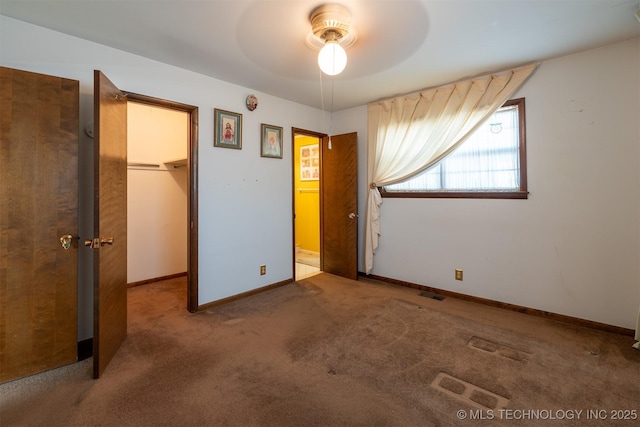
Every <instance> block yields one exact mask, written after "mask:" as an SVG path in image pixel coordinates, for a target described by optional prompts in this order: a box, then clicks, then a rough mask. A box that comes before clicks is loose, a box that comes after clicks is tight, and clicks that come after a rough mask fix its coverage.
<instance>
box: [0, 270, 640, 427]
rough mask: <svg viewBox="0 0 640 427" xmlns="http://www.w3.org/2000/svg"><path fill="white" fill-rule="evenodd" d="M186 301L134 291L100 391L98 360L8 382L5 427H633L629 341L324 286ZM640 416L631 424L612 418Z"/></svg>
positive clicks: (636, 398) (322, 281) (634, 366)
mask: <svg viewBox="0 0 640 427" xmlns="http://www.w3.org/2000/svg"><path fill="white" fill-rule="evenodd" d="M185 288H186V285H185V283H184V278H180V279H174V280H170V281H166V282H160V283H156V284H151V285H146V286H140V287H135V288H130V289H129V335H128V337H127V340H126V341H125V343H124V345H123V346H122V348H121V349H120V351H119V352H118V354H117V355H116V357H115V359H114V360H113V362H112V363H111V365H110V366H109V367H108V368H107V370H106V372H105V374H104V376H103V378H101V379H100V380H97V381H96V380H92V379H91V377H90V365H91V360H90V359H89V360H86V361H83V362H80V363H76V364H74V365H71V366H68V367H64V368H60V369H56V370H53V371H49V372H47V373H44V374H41V375H36V376H32V377H29V378H25V379H22V380H18V381H13V382H10V383H7V384H3V385H0V425H1V426H3V427H5V426H23V425H25V426H29V425H34V426H93V425H96V426H97V425H104V426H178V425H180V426H182V425H192V426H455V425H479V426H492V425H505V426H510V425H518V426H529V425H540V426H543V425H562V426H565V425H575V426H611V425H621V426H631V425H636V423H637V418H638V417H640V414H638V412H640V352H638V351H635V350H633V349H632V348H631V345H632V344H633V342H634V341H633V339H632V338H631V337H624V336H618V335H614V334H610V333H605V332H599V331H594V330H590V329H585V328H581V327H575V326H570V325H565V324H561V323H556V322H552V321H549V320H546V319H541V318H536V317H530V316H526V315H523V314H520V313H514V312H509V311H503V310H500V309H495V308H490V307H485V306H480V305H476V304H474V303H470V302H466V301H459V300H455V299H452V298H446V299H445V300H444V301H437V300H433V299H429V298H425V297H422V296H420V295H419V292H417V291H415V290H413V289H408V288H402V287H396V286H392V285H388V284H381V283H377V282H373V281H364V280H361V281H359V282H354V281H349V280H346V279H342V278H338V277H335V276H332V275H328V274H320V275H317V276H313V277H311V278H308V279H305V280H303V281H301V282H299V283H298V284H291V285H287V286H284V287H281V288H278V289H275V290H272V291H269V292H265V293H262V294H259V295H255V296H252V297H249V298H246V299H243V300H241V301H236V302H234V303H230V304H227V305H224V306H220V307H217V308H214V309H210V310H207V311H204V312H201V313H197V314H190V313H188V312H187V311H186V309H185V300H186V296H185ZM588 411H591V412H588ZM596 411H597V412H596ZM612 411H621V412H612ZM624 411H628V412H626V413H625V412H624ZM633 411H635V412H633ZM634 413H635V418H636V421H635V422H634V421H630V420H621V421H616V420H612V417H613V416H615V415H622V416H625V414H626V415H627V416H628V417H633V414H634ZM596 416H597V418H598V419H595V418H596ZM588 417H589V418H588Z"/></svg>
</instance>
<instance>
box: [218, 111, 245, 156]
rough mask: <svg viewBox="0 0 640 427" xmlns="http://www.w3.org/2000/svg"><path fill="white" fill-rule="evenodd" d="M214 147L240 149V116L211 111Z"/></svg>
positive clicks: (229, 112)
mask: <svg viewBox="0 0 640 427" xmlns="http://www.w3.org/2000/svg"><path fill="white" fill-rule="evenodd" d="M213 126H214V128H215V132H214V135H213V146H214V147H225V148H237V149H238V150H240V149H242V114H238V113H232V112H231V111H225V110H220V109H218V108H215V109H214V110H213Z"/></svg>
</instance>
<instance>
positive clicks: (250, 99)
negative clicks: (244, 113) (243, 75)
mask: <svg viewBox="0 0 640 427" xmlns="http://www.w3.org/2000/svg"><path fill="white" fill-rule="evenodd" d="M247 108H248V109H249V111H253V110H255V109H256V108H258V98H256V96H255V95H249V96H247Z"/></svg>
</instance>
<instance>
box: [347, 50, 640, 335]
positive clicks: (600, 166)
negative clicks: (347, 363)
mask: <svg viewBox="0 0 640 427" xmlns="http://www.w3.org/2000/svg"><path fill="white" fill-rule="evenodd" d="M639 46H640V43H639V39H635V40H630V41H627V42H622V43H618V44H614V45H611V46H607V47H603V48H600V49H595V50H590V51H586V52H582V53H578V54H574V55H570V56H566V57H562V58H557V59H554V60H549V61H545V62H543V63H542V64H541V65H540V67H539V68H538V69H537V70H536V71H535V72H534V74H533V75H532V76H531V77H530V79H529V80H528V81H527V82H525V84H524V85H523V86H522V88H521V89H520V90H519V91H518V93H516V94H515V95H514V98H518V97H525V98H526V124H527V168H528V180H529V192H530V194H529V199H528V200H481V199H384V202H383V204H382V207H381V227H382V236H381V240H380V247H379V248H378V250H377V253H376V255H375V258H374V269H373V271H372V274H376V275H379V276H384V277H389V278H394V279H400V280H404V281H408V282H412V283H418V284H422V285H427V286H432V287H436V288H440V289H446V290H450V291H454V292H460V293H463V294H468V295H474V296H478V297H482V298H488V299H492V300H496V301H503V302H507V303H512V304H518V305H522V306H526V307H531V308H536V309H539V310H546V311H550V312H554V313H559V314H564V315H568V316H574V317H578V318H583V319H588V320H592V321H596V322H602V323H606V324H611V325H617V326H621V327H626V328H635V319H636V318H637V313H638V307H639V305H640V275H639V261H640V233H639V226H640V215H639V214H640V168H639V166H640V164H639V163H640V151H639V141H640V131H639V117H640V101H639V100H640V66H639V64H640V61H639V58H640V51H639V49H640V47H639ZM345 114H346V115H347V116H349V117H351V116H357V117H359V118H360V119H361V117H362V115H363V112H362V111H361V110H360V109H359V110H357V111H350V112H346V113H345ZM364 114H366V112H365V113H364ZM347 121H348V120H347ZM365 140H366V128H365V127H364V126H361V131H360V143H361V144H365V143H364V141H365ZM361 166H362V168H361V169H365V167H364V166H365V163H361ZM361 172H362V170H361ZM359 188H360V198H361V206H362V205H363V204H364V200H363V199H364V197H365V194H366V193H365V192H366V181H361V182H360V186H359ZM363 215H364V211H361V216H363ZM361 231H362V230H361ZM361 235H362V234H361ZM360 265H362V263H361V264H360ZM456 268H461V269H463V270H464V281H462V282H460V281H455V280H454V269H456Z"/></svg>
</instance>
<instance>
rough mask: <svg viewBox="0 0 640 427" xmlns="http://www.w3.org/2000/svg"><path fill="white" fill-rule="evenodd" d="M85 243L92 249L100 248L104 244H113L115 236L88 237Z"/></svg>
mask: <svg viewBox="0 0 640 427" xmlns="http://www.w3.org/2000/svg"><path fill="white" fill-rule="evenodd" d="M84 245H85V246H87V247H89V248H92V249H98V248H99V247H100V246H104V245H113V237H100V238H97V237H96V238H95V239H87V240H85V241H84Z"/></svg>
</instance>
